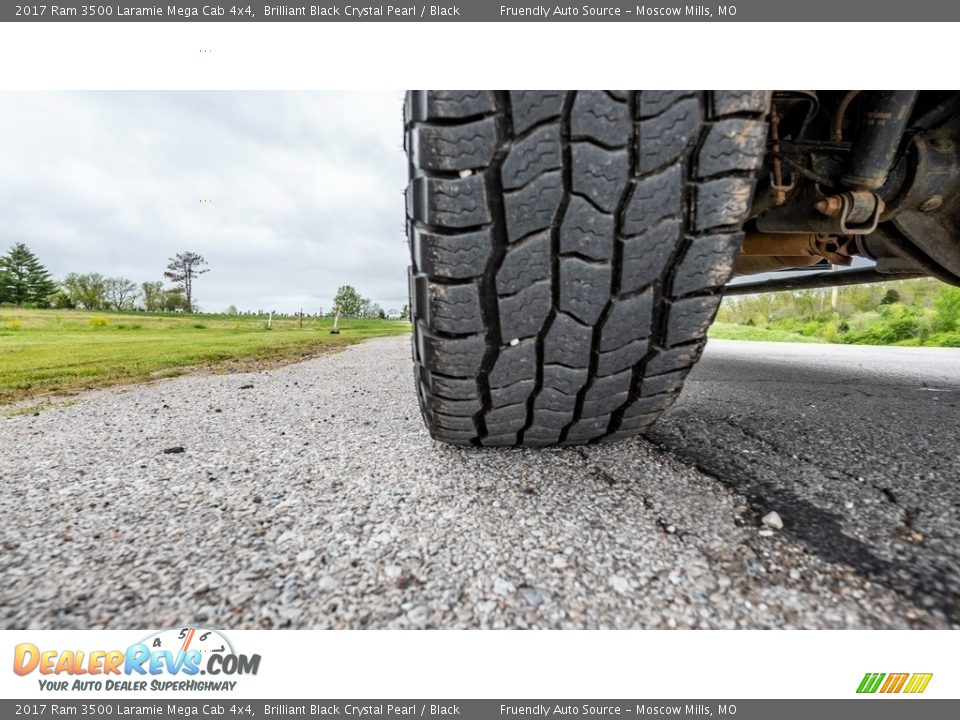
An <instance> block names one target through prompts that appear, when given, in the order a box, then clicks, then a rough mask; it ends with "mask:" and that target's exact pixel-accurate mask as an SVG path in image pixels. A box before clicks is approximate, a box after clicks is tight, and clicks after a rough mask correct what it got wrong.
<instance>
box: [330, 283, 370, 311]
mask: <svg viewBox="0 0 960 720" xmlns="http://www.w3.org/2000/svg"><path fill="white" fill-rule="evenodd" d="M363 302H364V301H363V298H362V297H360V293H358V292H357V291H356V290H355V289H354V288H353V286H352V285H342V286H341V287H338V288H337V294H336V295H335V296H334V298H333V307H334V308H339V309H340V314H341V315H346V316H347V317H359V316H360V314H361V312H362V311H363Z"/></svg>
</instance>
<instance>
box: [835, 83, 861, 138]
mask: <svg viewBox="0 0 960 720" xmlns="http://www.w3.org/2000/svg"><path fill="white" fill-rule="evenodd" d="M859 94H860V91H859V90H848V91H847V94H846V95H844V96H843V98H842V99H841V100H840V102H839V103H838V104H837V109H836V110H834V111H833V122H832V123H831V126H830V128H831V129H830V135H831V136H832V138H833V140H834V141H836V142H841V141H842V140H843V118H844V116H845V115H846V114H847V108H848V107H850V103H852V102H853V99H854V98H855V97H857V95H859Z"/></svg>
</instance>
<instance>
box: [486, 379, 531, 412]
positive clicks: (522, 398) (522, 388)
mask: <svg viewBox="0 0 960 720" xmlns="http://www.w3.org/2000/svg"><path fill="white" fill-rule="evenodd" d="M535 387H536V383H535V382H534V381H533V380H520V381H519V382H515V383H513V384H512V385H507V386H505V387H497V388H491V389H490V403H491V404H492V405H493V407H495V408H496V407H503V406H504V405H515V404H516V403H523V402H526V401H527V400H528V399H529V398H530V395H531V394H533V390H534V388H535Z"/></svg>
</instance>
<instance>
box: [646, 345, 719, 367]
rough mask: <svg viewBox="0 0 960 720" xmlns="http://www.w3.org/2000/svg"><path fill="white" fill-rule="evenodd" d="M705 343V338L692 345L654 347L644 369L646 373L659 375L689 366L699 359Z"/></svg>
mask: <svg viewBox="0 0 960 720" xmlns="http://www.w3.org/2000/svg"><path fill="white" fill-rule="evenodd" d="M706 344H707V342H706V340H700V341H699V342H696V343H694V344H692V345H681V346H679V347H675V348H670V349H669V350H667V349H664V348H660V347H658V348H655V349H654V353H653V357H651V358H650V359H649V360H648V361H647V364H646V367H645V368H644V370H645V372H646V373H647V374H648V375H660V374H662V373H668V372H671V371H673V370H680V369H682V368H689V367H691V366H693V364H694V363H696V362H697V360H699V359H700V355H701V353H702V352H703V348H704V346H705V345H706Z"/></svg>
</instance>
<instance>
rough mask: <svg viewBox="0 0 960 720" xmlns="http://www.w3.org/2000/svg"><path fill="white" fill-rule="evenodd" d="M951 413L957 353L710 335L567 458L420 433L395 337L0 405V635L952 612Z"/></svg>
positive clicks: (808, 623) (656, 622)
mask: <svg viewBox="0 0 960 720" xmlns="http://www.w3.org/2000/svg"><path fill="white" fill-rule="evenodd" d="M958 405H960V350H934V349H906V348H904V349H899V348H896V349H892V348H867V347H844V346H828V345H789V344H764V343H733V342H723V341H711V342H710V344H709V346H708V348H707V351H706V353H705V356H704V359H703V360H702V362H701V363H700V365H699V366H698V367H697V368H696V369H695V371H694V372H693V373H692V374H691V376H690V379H689V380H688V383H687V387H686V389H685V390H684V393H683V395H682V396H681V398H680V400H679V401H678V402H677V404H676V405H675V406H674V407H673V408H672V409H671V410H670V411H669V412H668V413H667V414H666V415H665V416H664V418H662V419H661V421H660V422H659V423H658V424H657V425H656V426H654V428H653V429H652V430H651V431H650V432H649V433H648V437H647V438H637V439H634V440H630V441H626V442H623V443H619V444H614V445H594V446H589V447H586V448H579V449H578V448H564V449H551V450H544V451H527V450H497V449H488V450H475V449H458V448H452V447H447V446H443V445H439V444H436V443H434V442H433V441H432V440H431V439H430V438H429V437H428V436H427V434H426V432H425V431H424V429H423V427H422V425H421V423H420V419H419V414H418V410H417V406H416V399H415V395H414V392H413V388H412V378H411V367H410V357H409V345H408V340H407V339H406V338H391V339H385V340H376V341H370V342H367V343H365V344H363V345H359V346H355V347H351V348H349V349H347V350H345V351H344V352H342V353H339V354H337V355H332V356H327V357H323V358H319V359H316V360H311V361H309V362H305V363H301V364H298V365H293V366H288V367H284V368H279V369H273V370H269V371H264V372H259V373H249V374H243V375H221V376H216V375H212V376H211V375H208V376H195V377H184V378H178V379H175V380H169V381H162V382H157V383H154V384H150V385H147V386H140V387H135V388H134V387H131V388H124V389H120V390H111V391H106V392H98V393H95V394H90V395H87V396H84V397H82V398H81V399H80V401H79V402H78V403H77V404H76V405H73V406H70V407H58V408H53V409H50V410H46V411H44V412H41V413H39V414H38V415H23V416H17V417H6V418H0V626H2V627H4V628H7V629H11V628H97V627H114V628H128V627H154V626H159V627H165V626H172V625H179V624H182V623H186V622H196V623H203V624H206V625H208V626H213V627H220V628H226V629H235V628H286V627H296V628H301V627H350V628H366V627H369V628H384V627H400V628H403V627H415V628H421V627H442V628H474V627H493V628H499V627H509V628H525V627H544V628H554V627H556V628H595V627H604V628H630V627H640V628H672V627H682V628H685V627H717V628H781V627H788V628H823V627H829V628H926V627H951V626H952V627H957V626H960V543H958V542H957V540H958V537H957V536H958V533H960V464H958V462H957V458H956V452H957V448H958V447H960V437H958V435H960V411H958ZM178 448H182V449H183V451H182V452H164V451H165V450H167V451H170V450H174V449H178ZM771 511H775V512H777V513H778V514H779V516H780V517H781V518H782V523H783V527H782V528H781V529H775V528H773V527H768V526H766V525H764V524H763V522H762V520H761V519H762V518H763V517H764V516H766V515H767V514H768V513H769V512H771Z"/></svg>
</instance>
